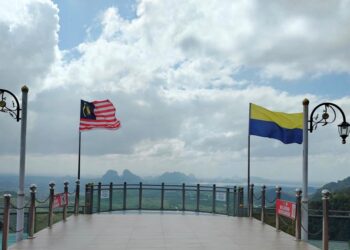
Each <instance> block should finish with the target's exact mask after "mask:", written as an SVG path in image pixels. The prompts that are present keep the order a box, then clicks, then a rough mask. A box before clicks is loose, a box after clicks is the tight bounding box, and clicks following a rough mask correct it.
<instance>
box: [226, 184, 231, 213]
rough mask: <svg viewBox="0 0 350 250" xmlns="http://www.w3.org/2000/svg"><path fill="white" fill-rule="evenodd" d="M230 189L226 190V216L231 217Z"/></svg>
mask: <svg viewBox="0 0 350 250" xmlns="http://www.w3.org/2000/svg"><path fill="white" fill-rule="evenodd" d="M229 208H230V189H229V188H226V214H227V215H230V209H229Z"/></svg>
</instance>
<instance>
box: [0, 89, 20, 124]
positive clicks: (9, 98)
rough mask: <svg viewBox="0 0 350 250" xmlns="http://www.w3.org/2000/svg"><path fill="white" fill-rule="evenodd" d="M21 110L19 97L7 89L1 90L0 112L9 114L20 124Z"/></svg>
mask: <svg viewBox="0 0 350 250" xmlns="http://www.w3.org/2000/svg"><path fill="white" fill-rule="evenodd" d="M20 110H21V108H20V105H19V102H18V99H17V97H16V96H15V95H14V94H13V93H12V92H10V91H8V90H6V89H0V112H4V113H9V114H10V115H11V116H12V117H13V118H14V119H16V120H17V121H18V122H19V121H20V119H21V118H20V115H19V112H20Z"/></svg>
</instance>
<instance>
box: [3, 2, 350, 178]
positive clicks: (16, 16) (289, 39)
mask: <svg viewBox="0 0 350 250" xmlns="http://www.w3.org/2000/svg"><path fill="white" fill-rule="evenodd" d="M349 8H350V1H348V0H344V1H340V0H339V1H324V2H320V1H307V2H305V1H303V2H301V1H300V2H298V1H291V0H289V1H287V0H282V1H270V2H268V3H266V2H262V1H258V0H248V1H243V0H242V1H240V0H237V1H232V0H222V1H219V2H218V1H215V0H206V1H201V0H176V1H175V0H173V1H170V0H169V1H160V0H136V1H135V0H101V1H95V0H75V1H66V0H55V1H50V0H14V1H1V2H0V34H1V39H0V51H1V52H0V55H1V57H0V73H1V74H0V76H1V83H0V88H5V89H8V90H10V91H12V92H14V93H16V94H17V95H18V96H19V97H20V88H21V86H22V85H23V84H26V85H27V86H28V87H29V89H30V90H29V106H28V109H29V113H28V130H27V166H26V172H27V174H40V175H73V176H74V175H76V173H77V162H78V156H77V152H78V126H79V108H80V99H84V100H87V101H91V100H101V99H110V100H111V101H112V102H113V103H114V104H115V106H116V108H117V117H118V118H119V119H120V120H121V123H122V128H121V129H120V130H118V131H104V130H95V131H89V132H84V133H83V134H82V176H92V175H95V176H98V175H102V174H103V173H104V172H105V171H106V170H108V169H115V170H117V171H118V172H121V171H122V170H123V169H125V168H128V169H130V170H131V171H133V172H135V173H136V174H139V175H142V176H150V175H157V174H160V173H162V172H164V171H181V172H184V173H186V174H189V173H193V174H195V175H196V176H198V177H234V176H237V177H245V176H246V169H247V133H248V129H247V125H248V107H249V103H250V102H252V103H256V104H258V105H262V106H265V107H267V108H269V109H272V110H276V111H282V112H301V111H302V101H303V99H304V98H308V99H309V100H310V109H312V108H313V107H315V106H316V105H317V104H319V103H320V102H323V101H330V102H334V103H337V104H338V105H339V106H341V107H342V108H343V110H344V111H345V113H346V114H348V115H349V119H350V95H349V86H350V48H349V47H350V31H349V27H350V12H349ZM0 119H1V120H0V121H1V123H0V129H1V144H2V147H1V149H0V172H1V173H2V174H5V173H14V174H16V173H18V166H19V132H20V123H17V122H16V121H14V120H13V119H12V118H11V117H10V116H9V115H8V114H1V118H0ZM336 123H339V122H338V121H336ZM309 138H310V142H309V146H310V148H309V153H310V158H309V180H310V182H328V181H336V180H339V179H343V178H344V177H347V176H349V175H350V166H349V165H350V164H349V163H350V155H349V153H348V152H349V144H346V145H342V144H341V140H340V138H339V136H338V132H337V127H336V125H334V124H332V125H329V126H326V127H319V128H318V129H317V130H316V131H315V132H314V133H312V134H310V136H309ZM251 156H252V158H251V160H252V162H251V173H252V175H253V176H259V177H265V178H272V179H280V180H296V181H298V180H300V181H301V171H302V166H301V165H302V146H301V145H298V144H291V145H284V144H282V143H281V142H279V141H277V140H272V139H266V138H259V137H252V138H251Z"/></svg>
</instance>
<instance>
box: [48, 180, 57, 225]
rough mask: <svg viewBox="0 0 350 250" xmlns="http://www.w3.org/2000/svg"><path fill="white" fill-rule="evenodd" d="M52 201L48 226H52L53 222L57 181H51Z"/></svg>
mask: <svg viewBox="0 0 350 250" xmlns="http://www.w3.org/2000/svg"><path fill="white" fill-rule="evenodd" d="M49 186H50V202H49V220H48V226H49V227H52V224H53V202H54V196H55V183H54V182H50V183H49Z"/></svg>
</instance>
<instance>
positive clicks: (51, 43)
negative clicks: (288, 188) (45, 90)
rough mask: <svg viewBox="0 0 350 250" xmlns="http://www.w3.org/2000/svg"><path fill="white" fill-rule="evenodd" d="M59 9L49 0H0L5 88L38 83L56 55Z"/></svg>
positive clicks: (1, 69)
mask: <svg viewBox="0 0 350 250" xmlns="http://www.w3.org/2000/svg"><path fill="white" fill-rule="evenodd" d="M58 29H59V26H58V9H57V7H56V6H55V5H54V4H52V3H51V2H50V1H48V0H47V1H44V0H35V1H34V0H33V1H28V0H27V1H10V2H8V1H2V2H1V3H0V36H1V39H0V54H1V58H0V75H1V84H2V86H3V87H4V88H7V89H10V90H12V91H13V92H14V93H19V92H20V86H22V85H23V84H27V85H29V86H30V87H31V88H30V89H32V87H34V88H35V89H36V88H38V87H39V85H40V80H42V79H43V78H44V77H45V76H46V74H47V73H48V72H49V71H50V69H51V66H52V64H53V63H54V62H55V60H56V59H57V57H58V47H57V42H58V36H57V32H58Z"/></svg>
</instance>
